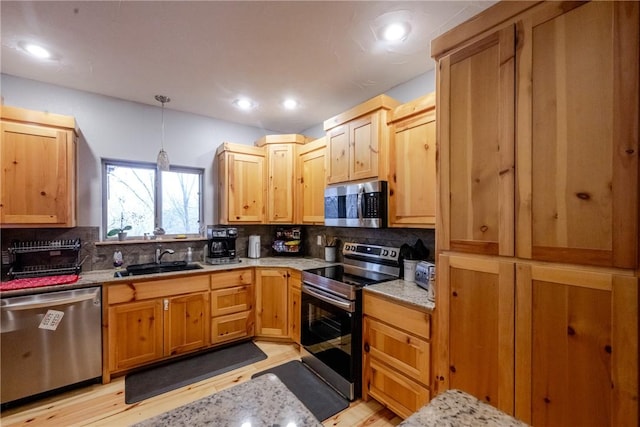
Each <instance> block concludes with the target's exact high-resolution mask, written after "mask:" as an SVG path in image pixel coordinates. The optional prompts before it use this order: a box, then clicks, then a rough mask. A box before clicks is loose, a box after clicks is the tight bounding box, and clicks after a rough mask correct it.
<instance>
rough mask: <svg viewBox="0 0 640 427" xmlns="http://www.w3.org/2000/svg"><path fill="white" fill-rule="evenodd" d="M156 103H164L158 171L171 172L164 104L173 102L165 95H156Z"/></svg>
mask: <svg viewBox="0 0 640 427" xmlns="http://www.w3.org/2000/svg"><path fill="white" fill-rule="evenodd" d="M156 101H158V102H161V103H162V139H161V140H160V152H159V153H158V160H157V163H158V170H161V171H168V170H169V155H168V154H167V152H166V151H164V104H166V103H167V102H169V101H171V98H169V97H168V96H164V95H156Z"/></svg>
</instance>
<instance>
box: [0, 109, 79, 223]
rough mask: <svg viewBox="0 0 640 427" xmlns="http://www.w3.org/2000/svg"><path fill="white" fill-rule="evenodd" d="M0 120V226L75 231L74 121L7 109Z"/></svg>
mask: <svg viewBox="0 0 640 427" xmlns="http://www.w3.org/2000/svg"><path fill="white" fill-rule="evenodd" d="M0 116H1V122H0V162H1V167H2V177H1V179H2V186H1V190H0V191H1V194H0V197H1V199H2V203H1V204H0V224H1V225H2V227H5V228H6V227H26V228H31V227H47V228H55V227H69V228H70V227H75V225H76V197H77V196H76V188H77V184H76V140H77V132H76V128H75V126H76V124H75V119H74V118H73V117H70V116H62V115H58V114H51V113H47V112H39V111H31V110H25V109H22V108H16V107H10V106H6V105H2V106H0Z"/></svg>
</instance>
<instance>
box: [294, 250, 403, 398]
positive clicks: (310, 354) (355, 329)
mask: <svg viewBox="0 0 640 427" xmlns="http://www.w3.org/2000/svg"><path fill="white" fill-rule="evenodd" d="M342 255H343V259H344V262H343V264H339V265H335V266H330V267H322V268H314V269H310V270H304V271H303V272H302V281H303V284H302V327H301V340H302V349H303V351H302V353H303V356H302V361H303V362H304V363H305V364H306V365H307V366H309V368H311V369H312V370H314V371H315V372H316V373H317V374H318V375H319V376H320V377H322V378H323V379H324V380H325V381H326V382H327V383H329V384H330V385H331V386H333V388H335V389H336V390H337V391H338V392H340V393H341V394H342V395H344V396H345V397H346V398H348V399H349V400H354V399H356V398H358V397H360V395H361V392H362V288H363V287H365V286H367V285H372V284H375V283H380V282H385V281H388V280H394V279H397V278H398V277H399V274H400V250H399V249H398V248H392V247H386V246H376V245H365V244H359V243H345V244H344V247H343V249H342Z"/></svg>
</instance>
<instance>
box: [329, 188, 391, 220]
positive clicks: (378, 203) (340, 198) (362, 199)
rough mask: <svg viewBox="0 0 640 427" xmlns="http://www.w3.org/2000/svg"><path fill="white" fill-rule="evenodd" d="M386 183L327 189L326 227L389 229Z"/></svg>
mask: <svg viewBox="0 0 640 427" xmlns="http://www.w3.org/2000/svg"><path fill="white" fill-rule="evenodd" d="M387 195H388V193H387V181H370V182H360V183H353V184H346V185H337V186H331V187H327V188H326V189H325V190H324V225H326V226H333V227H365V228H384V227H386V226H387Z"/></svg>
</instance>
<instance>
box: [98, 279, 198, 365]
mask: <svg viewBox="0 0 640 427" xmlns="http://www.w3.org/2000/svg"><path fill="white" fill-rule="evenodd" d="M106 295H107V298H106V301H107V304H108V306H107V308H106V312H107V328H108V334H107V335H108V345H107V346H106V347H107V354H108V356H107V357H108V364H107V365H108V372H109V373H113V372H118V371H123V370H126V369H130V368H134V367H137V366H141V365H144V364H146V363H150V362H154V361H157V360H160V359H162V358H164V357H169V356H172V355H176V354H180V353H185V352H188V351H192V350H196V349H199V348H204V347H206V346H208V345H209V343H210V339H209V322H208V320H207V319H208V318H209V276H208V275H202V276H189V277H182V278H172V279H165V280H153V281H145V282H133V283H127V284H118V285H110V286H107V288H106Z"/></svg>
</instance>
